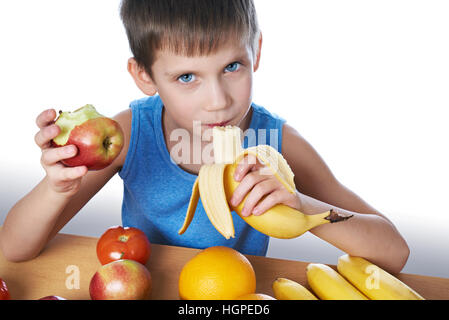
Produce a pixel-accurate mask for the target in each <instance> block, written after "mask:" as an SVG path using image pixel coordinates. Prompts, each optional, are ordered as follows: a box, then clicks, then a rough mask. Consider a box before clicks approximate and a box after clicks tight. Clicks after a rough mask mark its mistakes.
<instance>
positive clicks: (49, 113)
mask: <svg viewBox="0 0 449 320" xmlns="http://www.w3.org/2000/svg"><path fill="white" fill-rule="evenodd" d="M55 118H56V111H55V110H54V109H48V110H45V111H43V112H42V113H41V114H39V115H38V116H37V118H36V124H37V126H38V127H39V128H40V129H42V128H44V127H46V126H48V125H49V124H51V123H53V121H54V120H55Z"/></svg>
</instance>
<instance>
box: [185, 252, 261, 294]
mask: <svg viewBox="0 0 449 320" xmlns="http://www.w3.org/2000/svg"><path fill="white" fill-rule="evenodd" d="M178 285H179V297H180V298H181V299H183V300H234V299H236V298H237V297H240V296H242V295H244V294H248V293H254V292H255V291H256V274H255V272H254V269H253V267H252V265H251V263H250V262H249V260H248V259H247V258H246V257H245V256H244V255H243V254H241V253H240V252H238V251H236V250H234V249H231V248H228V247H223V246H215V247H210V248H207V249H204V250H203V251H201V252H200V253H198V254H197V255H196V256H194V257H193V258H192V259H190V260H189V261H188V262H187V263H186V264H185V265H184V267H183V268H182V270H181V274H180V276H179V283H178Z"/></svg>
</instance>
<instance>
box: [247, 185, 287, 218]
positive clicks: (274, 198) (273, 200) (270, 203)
mask: <svg viewBox="0 0 449 320" xmlns="http://www.w3.org/2000/svg"><path fill="white" fill-rule="evenodd" d="M285 197H286V191H285V190H282V189H277V190H275V191H273V192H271V193H270V194H268V195H267V196H266V197H265V198H263V199H262V200H261V201H260V202H259V203H258V204H257V205H256V206H255V207H254V209H253V210H252V214H253V215H255V216H260V215H261V214H263V213H265V212H266V211H267V210H269V209H271V208H273V207H274V206H275V205H277V204H279V203H283V199H284V198H285Z"/></svg>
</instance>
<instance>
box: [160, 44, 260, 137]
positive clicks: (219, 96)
mask: <svg viewBox="0 0 449 320" xmlns="http://www.w3.org/2000/svg"><path fill="white" fill-rule="evenodd" d="M255 69H256V68H254V58H253V53H252V51H251V49H250V47H249V46H247V45H240V44H239V45H235V44H234V45H232V44H231V45H226V46H223V47H222V48H219V49H218V51H217V52H216V53H213V54H210V55H207V56H196V57H187V56H182V55H176V54H174V53H172V52H170V51H159V52H158V54H157V56H156V60H155V62H154V64H153V67H152V71H153V79H152V80H153V84H154V86H155V89H156V90H157V91H158V92H159V95H160V96H161V99H162V101H163V102H164V105H165V107H166V112H167V121H168V122H169V126H170V127H172V129H173V128H184V129H187V130H188V131H189V132H190V133H192V134H194V133H198V128H199V125H198V123H197V124H196V127H195V131H193V127H194V121H201V134H202V133H203V132H204V131H205V130H208V129H209V132H211V131H212V130H210V129H211V127H212V126H211V124H220V125H237V126H238V125H240V124H241V122H242V120H243V119H244V117H245V115H246V114H247V112H248V111H249V107H250V104H251V100H252V85H253V72H254V71H255Z"/></svg>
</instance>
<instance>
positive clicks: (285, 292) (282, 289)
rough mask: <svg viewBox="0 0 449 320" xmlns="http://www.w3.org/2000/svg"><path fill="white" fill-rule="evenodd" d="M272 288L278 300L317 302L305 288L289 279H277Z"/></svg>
mask: <svg viewBox="0 0 449 320" xmlns="http://www.w3.org/2000/svg"><path fill="white" fill-rule="evenodd" d="M272 287H273V292H274V296H275V298H276V299H278V300H318V299H317V297H315V296H314V295H313V293H311V292H310V291H309V290H307V288H305V287H304V286H303V285H301V284H299V283H298V282H296V281H293V280H290V279H286V278H277V279H276V280H275V281H274V282H273V285H272Z"/></svg>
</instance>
